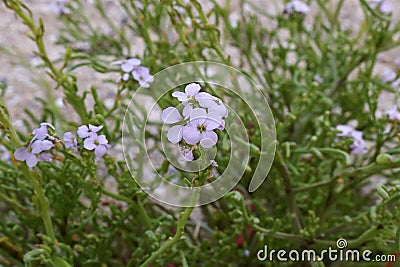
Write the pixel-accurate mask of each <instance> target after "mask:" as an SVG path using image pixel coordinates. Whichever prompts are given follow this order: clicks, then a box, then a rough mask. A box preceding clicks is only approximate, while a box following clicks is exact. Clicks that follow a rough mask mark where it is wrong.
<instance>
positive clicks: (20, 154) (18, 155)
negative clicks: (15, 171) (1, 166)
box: [14, 146, 29, 161]
mask: <svg viewBox="0 0 400 267" xmlns="http://www.w3.org/2000/svg"><path fill="white" fill-rule="evenodd" d="M26 153H29V152H28V148H26V147H24V146H23V147H20V148H17V149H16V150H15V152H14V157H15V159H16V160H19V161H24V160H26Z"/></svg>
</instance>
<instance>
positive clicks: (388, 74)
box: [381, 68, 400, 88]
mask: <svg viewBox="0 0 400 267" xmlns="http://www.w3.org/2000/svg"><path fill="white" fill-rule="evenodd" d="M396 77H397V74H396V72H394V71H392V70H391V69H388V68H386V69H385V70H384V71H383V74H382V78H381V81H382V82H384V83H390V86H392V87H393V88H396V87H399V86H400V78H397V79H396Z"/></svg>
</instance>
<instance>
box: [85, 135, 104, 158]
mask: <svg viewBox="0 0 400 267" xmlns="http://www.w3.org/2000/svg"><path fill="white" fill-rule="evenodd" d="M83 147H84V148H85V149H87V150H94V154H95V155H96V158H95V161H99V160H100V158H101V157H103V156H104V154H106V152H107V149H108V148H109V147H110V145H109V144H108V140H107V138H106V136H105V135H104V134H102V135H97V134H96V133H92V134H90V136H89V137H88V138H86V139H85V141H83Z"/></svg>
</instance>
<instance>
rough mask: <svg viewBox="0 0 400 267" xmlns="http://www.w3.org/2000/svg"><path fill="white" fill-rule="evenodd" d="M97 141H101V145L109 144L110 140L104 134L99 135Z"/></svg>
mask: <svg viewBox="0 0 400 267" xmlns="http://www.w3.org/2000/svg"><path fill="white" fill-rule="evenodd" d="M97 141H98V142H99V144H100V145H105V144H108V140H107V138H106V136H105V135H104V134H102V135H99V137H98V138H97Z"/></svg>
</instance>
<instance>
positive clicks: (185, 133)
mask: <svg viewBox="0 0 400 267" xmlns="http://www.w3.org/2000/svg"><path fill="white" fill-rule="evenodd" d="M190 116H191V117H190V121H189V122H188V123H187V124H186V125H185V126H184V127H183V129H182V137H183V139H184V140H185V141H186V143H188V144H190V145H195V144H197V143H199V142H200V145H201V146H202V147H204V148H209V147H212V146H214V145H215V144H216V143H217V141H218V135H217V134H216V133H215V132H214V130H216V129H217V128H218V127H219V126H220V125H221V120H220V118H219V117H218V116H215V114H212V113H211V114H210V113H208V114H207V113H206V111H205V110H204V109H201V108H196V109H194V110H193V112H192V114H191V115H190Z"/></svg>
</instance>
